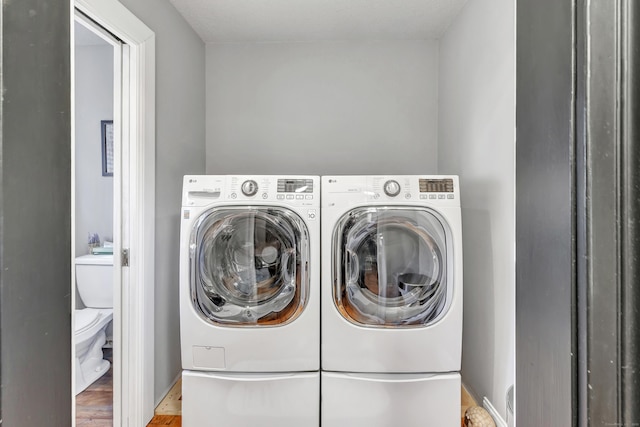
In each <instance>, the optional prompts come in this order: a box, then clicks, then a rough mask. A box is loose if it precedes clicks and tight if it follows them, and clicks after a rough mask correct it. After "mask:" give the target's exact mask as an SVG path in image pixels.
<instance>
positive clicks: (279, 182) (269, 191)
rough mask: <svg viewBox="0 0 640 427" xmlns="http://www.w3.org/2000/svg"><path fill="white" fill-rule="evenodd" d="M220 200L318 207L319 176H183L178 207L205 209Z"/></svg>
mask: <svg viewBox="0 0 640 427" xmlns="http://www.w3.org/2000/svg"><path fill="white" fill-rule="evenodd" d="M223 201H228V202H237V203H255V202H263V204H264V203H269V202H273V203H277V204H287V205H292V206H319V205H320V177H317V176H277V175H247V176H244V175H187V176H185V177H184V182H183V192H182V205H183V206H206V205H208V204H211V203H213V202H216V203H220V202H223Z"/></svg>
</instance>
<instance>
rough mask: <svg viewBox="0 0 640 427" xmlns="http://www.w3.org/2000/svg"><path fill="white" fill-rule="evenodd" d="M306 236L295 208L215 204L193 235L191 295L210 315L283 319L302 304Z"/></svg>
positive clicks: (233, 320) (246, 320) (256, 322)
mask: <svg viewBox="0 0 640 427" xmlns="http://www.w3.org/2000/svg"><path fill="white" fill-rule="evenodd" d="M308 240H309V238H308V231H307V228H306V225H305V224H304V222H303V221H302V220H301V219H300V217H299V216H298V215H297V214H295V213H294V212H292V211H290V210H288V209H285V208H277V207H268V208H266V207H264V208H263V207H228V208H214V209H211V210H210V211H209V212H207V213H205V214H204V215H203V216H202V217H201V218H200V219H199V220H198V221H197V222H196V225H195V226H194V229H193V232H192V235H191V248H190V249H191V254H190V255H191V295H192V299H193V304H194V306H195V307H196V309H197V311H198V312H199V313H200V314H201V315H202V316H203V317H204V318H205V319H206V320H208V321H210V322H212V323H220V324H225V325H234V326H242V325H251V326H269V325H271V326H273V325H280V324H284V323H287V322H289V321H291V320H293V319H294V318H295V317H297V316H298V315H299V314H300V312H301V311H302V309H303V308H304V306H305V304H306V301H307V295H308V288H309V281H308V277H307V263H308V259H309V241H308Z"/></svg>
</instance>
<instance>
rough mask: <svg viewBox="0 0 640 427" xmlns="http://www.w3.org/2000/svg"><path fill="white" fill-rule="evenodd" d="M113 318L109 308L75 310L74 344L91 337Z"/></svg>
mask: <svg viewBox="0 0 640 427" xmlns="http://www.w3.org/2000/svg"><path fill="white" fill-rule="evenodd" d="M112 318H113V309H111V308H100V309H98V308H84V309H81V310H76V313H75V325H74V333H75V339H76V343H80V342H82V341H84V340H86V339H88V338H91V337H93V336H94V335H95V334H96V332H97V331H99V330H100V329H102V328H103V327H104V326H105V325H106V324H107V323H109V321H110V320H111V319H112Z"/></svg>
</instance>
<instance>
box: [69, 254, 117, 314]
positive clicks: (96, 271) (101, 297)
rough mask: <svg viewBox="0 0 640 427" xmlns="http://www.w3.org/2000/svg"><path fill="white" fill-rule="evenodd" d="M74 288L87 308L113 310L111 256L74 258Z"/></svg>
mask: <svg viewBox="0 0 640 427" xmlns="http://www.w3.org/2000/svg"><path fill="white" fill-rule="evenodd" d="M76 286H77V288H78V293H79V294H80V298H81V299H82V303H83V304H84V305H85V306H86V307H89V308H113V255H82V256H79V257H77V258H76Z"/></svg>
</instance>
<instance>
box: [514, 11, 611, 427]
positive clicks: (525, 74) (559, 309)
mask: <svg viewBox="0 0 640 427" xmlns="http://www.w3.org/2000/svg"><path fill="white" fill-rule="evenodd" d="M574 5H575V1H573V0H562V1H558V0H538V1H524V0H519V1H518V3H517V20H518V27H517V28H518V29H517V60H516V64H517V75H518V79H517V83H516V96H517V100H518V103H517V108H516V124H517V134H516V137H517V147H516V171H517V177H516V194H517V195H518V197H517V199H516V242H517V245H516V377H517V379H518V384H517V386H516V414H517V415H516V417H517V422H518V427H529V426H531V427H539V426H571V425H577V424H574V423H573V422H574V421H575V415H576V412H575V406H574V403H575V402H574V399H573V391H574V382H573V369H574V364H575V359H574V355H575V354H576V352H575V347H574V334H573V330H574V324H573V314H574V312H575V311H574V305H573V302H574V279H575V277H574V271H575V270H574V262H575V259H574V256H573V251H574V244H575V241H574V238H575V235H574V232H573V231H574V224H573V218H574V212H573V209H574V200H573V189H574V188H575V187H574V186H573V180H574V159H575V157H574V155H575V153H574V152H573V148H574V104H573V101H574V88H575V85H574V73H575V69H574V65H573V63H572V61H573V55H574V44H573V43H574V42H573V40H574V39H573V37H574V16H573V10H574V9H573V8H574ZM610 351H611V352H612V353H613V350H610Z"/></svg>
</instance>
